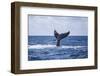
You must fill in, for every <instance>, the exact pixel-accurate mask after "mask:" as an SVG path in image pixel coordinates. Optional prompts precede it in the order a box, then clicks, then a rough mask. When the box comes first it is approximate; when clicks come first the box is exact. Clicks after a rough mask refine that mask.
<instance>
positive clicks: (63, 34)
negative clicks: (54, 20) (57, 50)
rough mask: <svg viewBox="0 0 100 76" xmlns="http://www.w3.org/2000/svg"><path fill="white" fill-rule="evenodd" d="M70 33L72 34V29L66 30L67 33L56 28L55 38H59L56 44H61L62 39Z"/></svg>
mask: <svg viewBox="0 0 100 76" xmlns="http://www.w3.org/2000/svg"><path fill="white" fill-rule="evenodd" d="M69 34H70V31H68V32H66V33H61V34H59V33H58V32H57V31H56V30H54V36H55V38H56V39H57V44H56V46H60V41H61V40H62V39H63V38H65V37H67V36H68V35H69Z"/></svg>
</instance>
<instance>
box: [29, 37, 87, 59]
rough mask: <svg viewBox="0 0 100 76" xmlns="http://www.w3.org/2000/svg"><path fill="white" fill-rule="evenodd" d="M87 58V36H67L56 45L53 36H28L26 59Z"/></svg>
mask: <svg viewBox="0 0 100 76" xmlns="http://www.w3.org/2000/svg"><path fill="white" fill-rule="evenodd" d="M84 58H88V36H68V37H66V38H64V39H62V40H61V46H59V47H57V46H56V39H55V37H54V36H28V60H29V61H34V60H55V59H84Z"/></svg>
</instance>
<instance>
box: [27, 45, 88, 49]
mask: <svg viewBox="0 0 100 76" xmlns="http://www.w3.org/2000/svg"><path fill="white" fill-rule="evenodd" d="M82 47H86V46H66V45H62V46H59V47H57V46H56V45H40V44H38V45H29V46H28V48H29V49H45V48H74V49H77V48H82Z"/></svg>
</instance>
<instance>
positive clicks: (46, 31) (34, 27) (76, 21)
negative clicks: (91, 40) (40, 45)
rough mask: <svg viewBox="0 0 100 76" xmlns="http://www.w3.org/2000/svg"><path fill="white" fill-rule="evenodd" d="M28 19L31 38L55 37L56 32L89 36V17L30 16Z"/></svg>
mask: <svg viewBox="0 0 100 76" xmlns="http://www.w3.org/2000/svg"><path fill="white" fill-rule="evenodd" d="M28 19H29V20H28V27H29V28H28V35H31V36H53V35H54V30H56V31H57V32H58V33H64V32H67V31H70V35H71V36H87V34H88V17H78V16H43V15H29V16H28Z"/></svg>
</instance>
